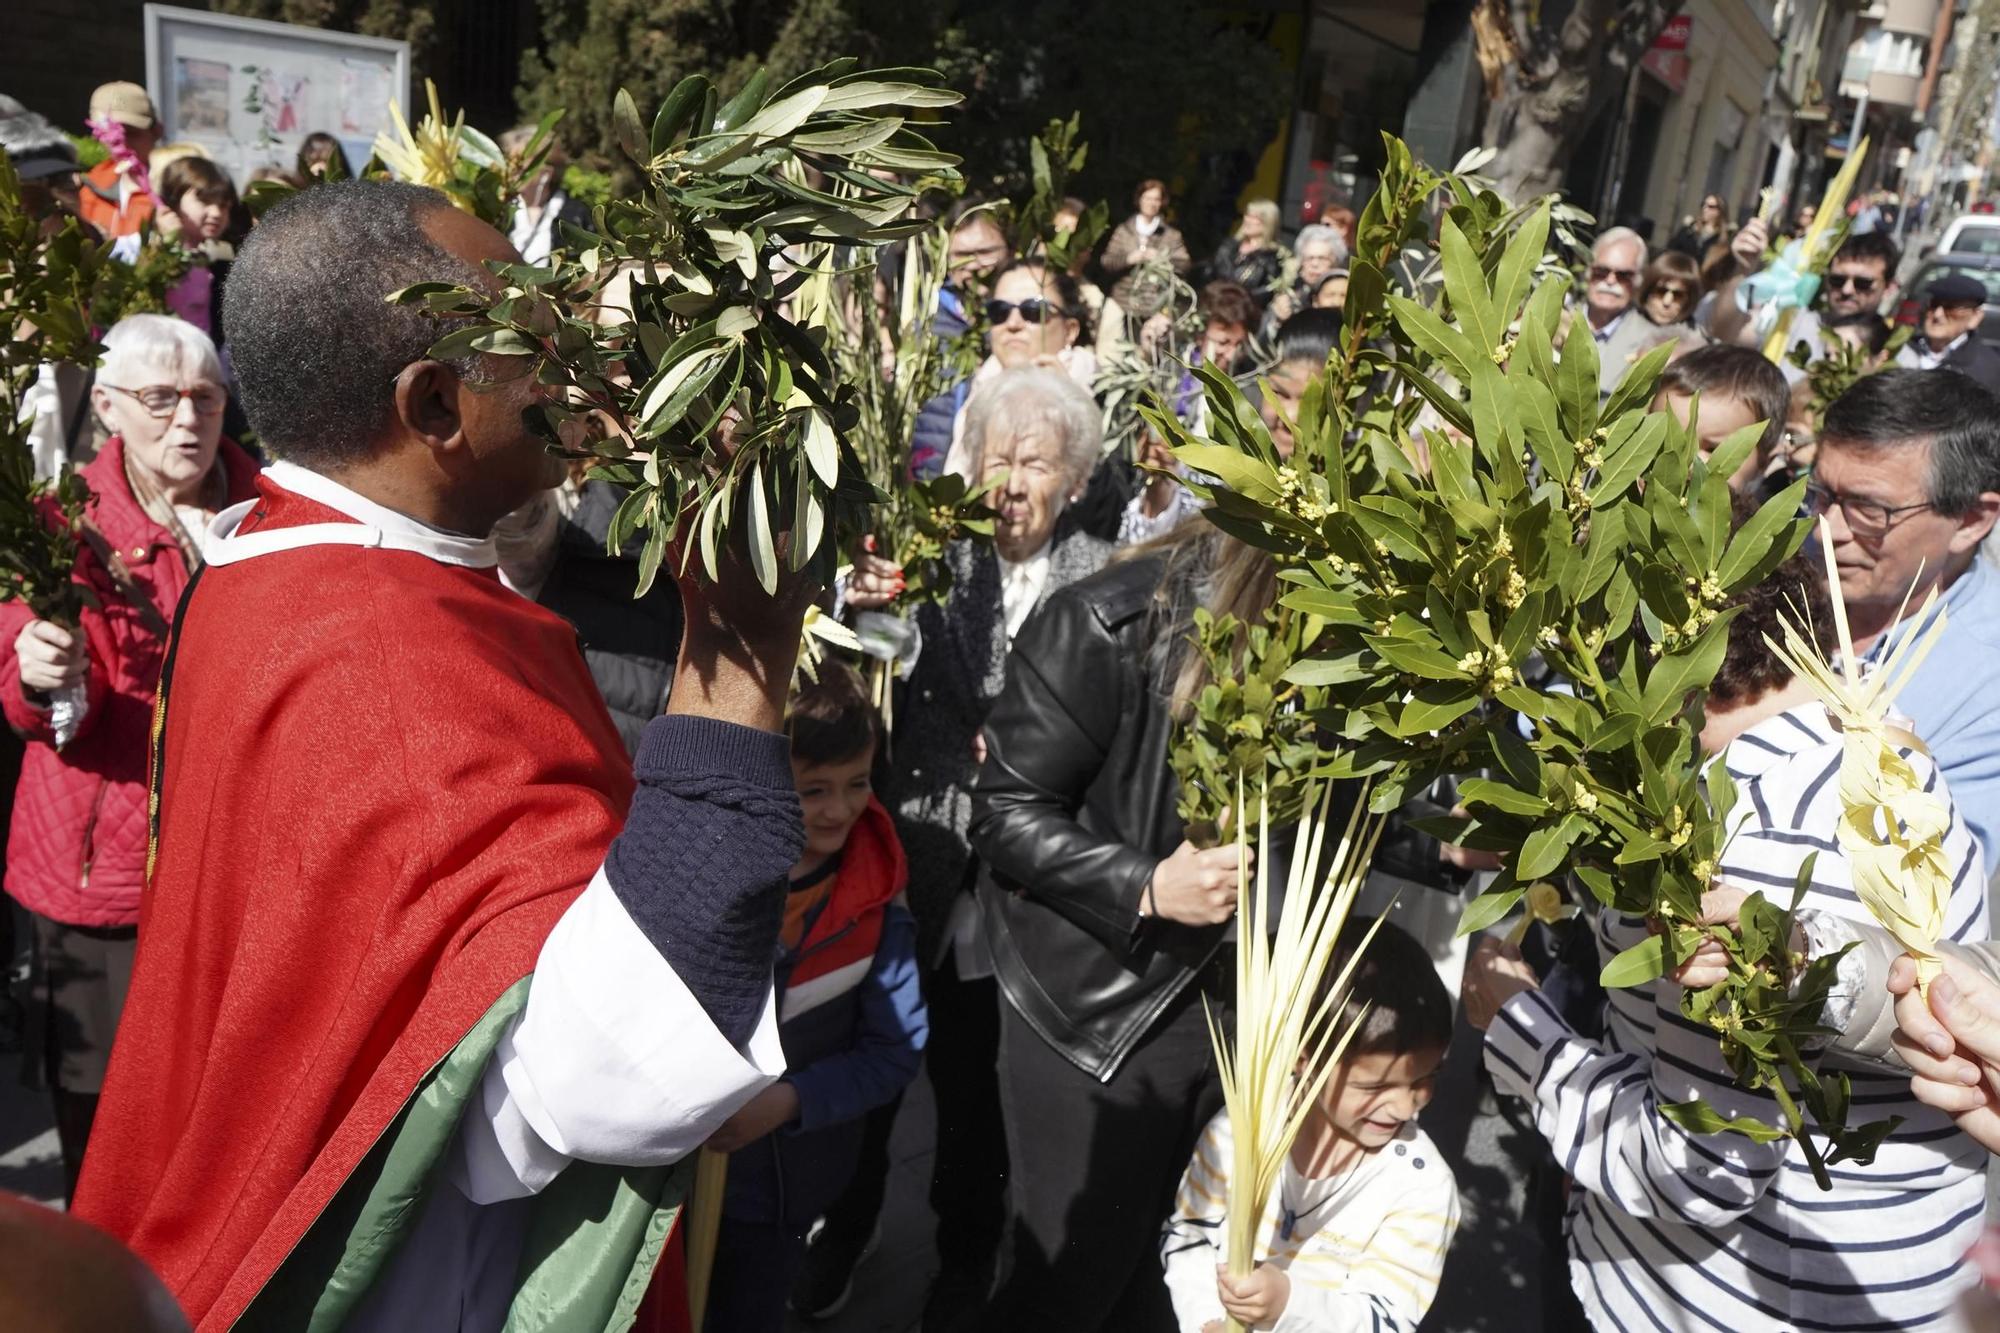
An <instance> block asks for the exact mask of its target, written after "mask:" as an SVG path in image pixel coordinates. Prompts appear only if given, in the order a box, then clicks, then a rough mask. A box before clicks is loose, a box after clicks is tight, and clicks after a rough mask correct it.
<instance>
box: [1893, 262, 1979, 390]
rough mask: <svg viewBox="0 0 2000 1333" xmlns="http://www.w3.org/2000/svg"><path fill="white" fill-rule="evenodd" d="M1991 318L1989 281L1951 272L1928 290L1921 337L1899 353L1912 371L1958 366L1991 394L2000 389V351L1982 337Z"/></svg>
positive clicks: (1898, 357) (1898, 359) (1898, 360)
mask: <svg viewBox="0 0 2000 1333" xmlns="http://www.w3.org/2000/svg"><path fill="white" fill-rule="evenodd" d="M1985 317H1986V284H1985V283H1983V282H1981V281H1980V280H1979V279H1977V278H1975V277H1973V276H1972V275H1970V274H1968V273H1947V274H1945V275H1944V276H1943V277H1941V278H1939V279H1938V280H1937V281H1936V282H1933V283H1932V284H1931V285H1930V286H1929V288H1927V289H1926V290H1925V292H1924V314H1923V322H1922V323H1921V324H1920V325H1919V326H1918V328H1917V336H1916V337H1915V338H1912V339H1911V340H1910V341H1909V342H1908V343H1907V344H1905V345H1904V347H1903V350H1902V351H1900V352H1898V353H1896V364H1897V365H1899V366H1907V367H1909V368H1910V369H1912V370H1940V369H1942V370H1955V371H1957V372H1958V373H1959V374H1961V375H1965V376H1968V377H1970V378H1971V379H1972V380H1973V381H1975V382H1976V383H1977V384H1978V385H1979V387H1980V388H1982V389H1985V390H1986V391H1987V392H1988V393H2000V352H1996V351H1994V350H1993V349H1992V348H1991V347H1988V346H1987V345H1986V344H1985V342H1983V341H1982V340H1981V339H1980V337H1979V324H1980V321H1981V320H1983V319H1984V318H1985Z"/></svg>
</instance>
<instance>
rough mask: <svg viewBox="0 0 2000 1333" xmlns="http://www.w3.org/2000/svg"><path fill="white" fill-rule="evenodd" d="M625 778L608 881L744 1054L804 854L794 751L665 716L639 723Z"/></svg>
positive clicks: (764, 737) (774, 740) (711, 722)
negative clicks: (625, 811)
mask: <svg viewBox="0 0 2000 1333" xmlns="http://www.w3.org/2000/svg"><path fill="white" fill-rule="evenodd" d="M632 768H633V772H634V774H635V775H636V776H637V778H638V780H639V788H638V791H637V793H636V794H635V795H634V796H633V797H632V812H631V814H630V816H628V817H627V819H626V821H625V830H624V832H622V833H620V834H619V835H618V838H617V840H616V841H615V842H613V843H612V844H611V855H610V856H609V857H607V858H606V859H605V863H604V871H605V877H606V878H607V879H609V880H610V881H611V889H612V892H614V893H616V894H617V895H618V901H619V902H621V903H623V904H624V905H625V910H626V911H627V912H629V913H631V915H632V920H633V921H634V922H636V923H637V924H638V927H639V929H640V930H641V931H643V932H644V933H645V936H646V938H647V939H648V940H650V941H652V944H653V947H654V948H656V949H658V950H659V951H660V956H661V957H662V958H664V959H666V960H667V962H668V963H669V964H670V965H671V966H672V967H673V969H674V973H675V974H676V975H677V976H679V977H680V979H681V981H682V982H683V983H684V984H685V985H686V986H687V988H688V990H689V991H691V992H692V993H693V994H694V997H695V999H696V1000H697V1001H698V1002H699V1003H700V1004H701V1007H702V1008H703V1009H704V1010H705V1011H706V1012H707V1013H708V1016H709V1019H710V1020H711V1021H712V1022H713V1023H714V1024H715V1026H716V1030H717V1031H719V1032H721V1033H722V1035H723V1036H724V1037H726V1038H728V1040H729V1042H730V1044H731V1045H733V1046H741V1045H742V1044H743V1043H744V1042H746V1041H748V1040H749V1039H750V1034H751V1033H752V1032H754V1031H756V1028H757V1018H758V1016H759V1014H760V1013H761V1012H762V1008H763V1002H764V997H765V995H766V994H767V992H768V990H769V987H770V984H771V959H772V958H773V957H774V956H775V955H776V953H777V947H778V927H779V924H780V922H781V920H782V918H783V915H784V902H785V874H786V872H787V871H789V870H790V869H791V868H792V866H793V864H794V863H796V862H797V861H798V859H799V856H800V854H801V853H802V852H804V850H805V845H806V835H805V822H804V818H803V816H802V815H801V814H800V811H799V798H798V793H797V792H795V791H793V789H792V763H791V748H790V743H789V742H788V741H787V740H786V739H785V738H784V737H783V736H780V735H777V734H775V733H773V732H768V731H757V730H754V729H752V728H750V727H743V726H738V725H736V724H735V723H732V722H719V721H716V720H715V719H714V718H706V717H688V716H680V715H672V716H668V717H660V718H655V719H654V720H653V721H651V722H649V723H647V724H646V731H645V734H644V735H643V736H642V737H640V740H639V753H638V757H637V758H636V759H635V760H634V761H633V765H632Z"/></svg>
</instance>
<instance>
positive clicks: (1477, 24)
mask: <svg viewBox="0 0 2000 1333" xmlns="http://www.w3.org/2000/svg"><path fill="white" fill-rule="evenodd" d="M1679 7H1680V5H1679V2H1678V0H1574V3H1572V4H1571V5H1570V6H1568V8H1567V9H1566V10H1565V9H1561V8H1559V7H1558V6H1555V5H1546V4H1543V3H1539V2H1538V0H1481V4H1480V5H1479V8H1478V9H1477V10H1476V11H1475V13H1474V15H1473V21H1472V30H1473V38H1474V40H1475V42H1476V43H1477V45H1478V49H1479V64H1480V68H1481V70H1482V71H1483V72H1484V74H1485V78H1486V124H1485V129H1484V134H1483V136H1482V137H1483V139H1484V141H1485V143H1486V145H1487V146H1488V147H1490V148H1492V149H1494V150H1495V153H1496V156H1495V157H1494V159H1493V161H1492V162H1491V164H1489V166H1488V167H1487V170H1486V174H1487V175H1488V176H1489V177H1491V178H1492V180H1493V182H1494V184H1495V187H1496V188H1497V189H1498V190H1499V192H1500V194H1501V196H1502V197H1503V198H1507V199H1511V200H1514V201H1516V202H1525V201H1527V200H1530V199H1533V198H1535V197H1536V196H1538V195H1544V194H1549V193H1552V192H1554V191H1556V190H1560V189H1561V188H1562V182H1563V176H1564V174H1565V173H1566V172H1567V171H1568V170H1569V163H1570V158H1571V157H1572V156H1574V154H1575V152H1576V148H1577V144H1578V143H1579V142H1580V141H1581V140H1582V138H1583V136H1584V132H1585V131H1586V130H1587V129H1588V128H1589V126H1590V123H1591V118H1592V117H1593V116H1595V115H1596V114H1597V113H1598V111H1600V110H1601V109H1602V108H1603V107H1604V105H1605V103H1607V102H1608V101H1610V100H1611V99H1612V98H1613V97H1615V96H1617V94H1618V90H1619V89H1621V88H1623V87H1624V86H1625V79H1626V76H1627V74H1628V73H1629V72H1630V71H1631V69H1632V66H1633V64H1634V63H1635V62H1636V61H1637V60H1638V59H1639V58H1640V57H1641V56H1642V55H1644V54H1645V51H1646V48H1647V47H1649V46H1651V45H1652V43H1653V39H1654V38H1655V37H1657V36H1659V34H1660V30H1661V29H1662V28H1664V27H1665V26H1666V22H1667V20H1668V18H1670V17H1671V16H1672V15H1673V13H1674V12H1675V11H1676V10H1678V9H1679Z"/></svg>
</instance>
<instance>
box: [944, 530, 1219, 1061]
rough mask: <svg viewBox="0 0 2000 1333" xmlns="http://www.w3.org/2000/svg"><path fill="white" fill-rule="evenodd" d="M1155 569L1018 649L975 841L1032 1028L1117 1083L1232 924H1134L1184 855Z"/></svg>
mask: <svg viewBox="0 0 2000 1333" xmlns="http://www.w3.org/2000/svg"><path fill="white" fill-rule="evenodd" d="M1161 572H1162V561H1161V560H1160V559H1159V558H1153V559H1139V560H1130V561H1124V562H1120V563H1117V564H1113V565H1111V566H1109V567H1107V568H1106V569H1105V570H1104V571H1103V572H1101V573H1099V574H1095V575H1093V576H1091V577H1090V578H1087V579H1084V580H1082V581H1081V582H1078V583H1074V584H1072V585H1070V586H1069V587H1067V588H1064V589H1062V590H1061V591H1059V592H1057V593H1054V594H1053V595H1051V596H1050V598H1049V599H1048V601H1047V602H1046V603H1044V604H1043V606H1042V607H1041V609H1040V610H1039V611H1037V612H1036V613H1035V616H1034V617H1033V618H1032V619H1031V620H1030V621H1029V622H1028V623H1027V625H1025V626H1024V627H1023V628H1022V631H1021V634H1020V636H1019V637H1018V638H1016V639H1015V641H1014V649H1013V654H1012V655H1011V656H1010V657H1009V659H1008V662H1007V683H1006V686H1005V687H1004V688H1003V689H1002V691H1001V693H1000V697H999V699H998V701H997V702H996V703H995V704H994V706H993V711H992V712H991V713H990V714H989V715H988V717H987V721H986V728H985V733H986V747H987V752H986V763H985V765H984V766H983V767H982V768H981V769H980V774H979V782H978V785H977V786H976V787H975V788H974V791H973V806H972V845H973V848H974V850H975V851H977V852H978V854H979V856H980V857H981V858H982V859H983V860H984V861H985V862H986V864H987V865H988V866H989V867H991V869H992V871H993V875H994V879H995V880H996V881H997V882H998V885H999V888H998V890H997V891H996V890H995V889H994V888H993V887H991V886H990V885H989V886H987V887H984V888H982V889H981V891H980V897H981V905H982V908H983V911H984V915H985V920H986V925H987V933H988V936H989V941H990V944H991V946H992V950H993V961H994V970H995V974H996V977H997V979H998V981H999V984H1000V987H1001V989H1002V990H1003V991H1004V992H1005V993H1006V996H1007V999H1008V1001H1009V1002H1011V1003H1012V1004H1013V1006H1014V1008H1015V1009H1016V1010H1017V1011H1018V1012H1019V1013H1020V1015H1021V1016H1022V1018H1024V1019H1026V1020H1027V1022H1028V1024H1029V1025H1030V1026H1031V1027H1033V1028H1034V1029H1035V1031H1036V1032H1038V1033H1040V1034H1041V1036H1042V1038H1043V1039H1044V1040H1045V1041H1047V1042H1048V1043H1049V1045H1050V1046H1052V1047H1054V1048H1055V1049H1056V1050H1058V1051H1060V1052H1061V1053H1062V1054H1063V1055H1064V1056H1065V1057H1067V1058H1068V1059H1069V1060H1070V1061H1071V1062H1072V1063H1074V1064H1075V1065H1076V1066H1077V1067H1078V1068H1080V1069H1082V1070H1084V1071H1085V1072H1086V1073H1089V1074H1092V1075H1094V1076H1096V1077H1097V1078H1099V1079H1101V1080H1104V1081H1107V1082H1108V1081H1109V1080H1110V1078H1111V1077H1112V1075H1113V1074H1115V1073H1116V1072H1117V1069H1118V1066H1119V1063H1120V1062H1121V1061H1122V1060H1123V1059H1124V1058H1125V1056H1126V1055H1127V1054H1128V1053H1129V1052H1130V1051H1131V1050H1132V1048H1133V1047H1134V1046H1136V1045H1137V1044H1138V1042H1139V1040H1140V1038H1141V1037H1143V1036H1144V1035H1145V1034H1146V1031H1147V1029H1148V1028H1150V1027H1151V1026H1152V1024H1153V1022H1154V1020H1155V1019H1157V1018H1158V1017H1159V1015H1160V1014H1161V1012H1162V1011H1163V1010H1165V1009H1166V1008H1167V1006H1168V1004H1169V1003H1170V1002H1171V1001H1172V1000H1173V999H1174V997H1175V996H1176V995H1178V994H1180V993H1181V991H1183V990H1184V989H1186V987H1187V985H1188V984H1189V982H1190V981H1192V980H1194V979H1195V977H1196V976H1197V975H1199V974H1202V973H1203V972H1204V971H1205V970H1206V969H1207V967H1208V965H1209V963H1210V962H1211V960H1212V959H1213V958H1214V956H1215V953H1216V950H1217V948H1218V947H1219V946H1220V944H1221V942H1222V939H1223V935H1224V931H1225V927H1222V926H1212V927H1206V928H1202V929H1196V928H1193V927H1188V926H1181V925H1176V924H1174V923H1172V922H1167V921H1160V920H1157V919H1151V918H1141V917H1140V915H1139V897H1140V894H1141V893H1142V892H1143V891H1144V889H1145V886H1146V882H1147V881H1148V880H1149V879H1150V878H1151V877H1152V874H1153V869H1154V867H1155V866H1157V865H1158V864H1159V863H1160V861H1161V860H1162V859H1163V858H1164V857H1166V856H1167V855H1168V854H1169V853H1170V852H1172V851H1173V849H1174V848H1175V847H1177V846H1179V845H1180V841H1181V834H1182V829H1181V820H1180V816H1179V815H1178V814H1176V813H1175V809H1174V807H1175V804H1176V802H1177V801H1178V799H1179V785H1178V784H1177V783H1176V782H1175V781H1174V776H1173V772H1172V770H1171V769H1170V768H1169V767H1168V763H1167V757H1168V750H1169V746H1170V744H1171V741H1172V735H1173V724H1172V720H1171V719H1170V718H1169V717H1168V714H1167V705H1166V700H1165V697H1164V694H1163V691H1162V690H1161V689H1160V688H1159V686H1158V684H1157V682H1156V680H1155V678H1154V677H1155V673H1156V671H1157V669H1158V668H1157V666H1156V665H1155V664H1154V663H1155V657H1156V654H1155V652H1154V651H1153V650H1154V649H1155V648H1156V647H1157V646H1158V645H1157V641H1158V639H1159V637H1160V633H1161V625H1162V623H1163V622H1164V621H1165V620H1167V619H1169V618H1168V617H1164V616H1160V615H1156V614H1153V608H1154V597H1155V592H1156V590H1157V588H1158V585H1159V582H1160V576H1161Z"/></svg>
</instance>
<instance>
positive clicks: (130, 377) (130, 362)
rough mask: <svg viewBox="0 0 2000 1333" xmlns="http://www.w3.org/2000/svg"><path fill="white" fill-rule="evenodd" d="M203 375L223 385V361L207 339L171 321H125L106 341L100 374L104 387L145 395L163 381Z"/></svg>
mask: <svg viewBox="0 0 2000 1333" xmlns="http://www.w3.org/2000/svg"><path fill="white" fill-rule="evenodd" d="M161 375H164V376H166V377H167V378H168V379H179V378H180V377H181V376H183V375H199V376H201V377H203V378H205V379H208V380H212V381H213V382H214V383H216V384H221V383H222V382H223V380H222V359H221V358H220V357H218V356H217V355H216V354H215V344H214V343H213V342H210V341H209V337H208V335H207V334H206V333H203V332H202V331H201V330H200V329H198V328H196V327H195V326H194V325H192V324H190V323H188V322H187V321H186V320H184V319H175V318H174V317H173V316H171V315H127V316H125V318H123V319H121V320H119V321H118V322H117V323H116V324H113V325H112V326H111V330H110V332H108V333H106V334H105V335H104V365H103V366H102V368H100V369H99V371H98V372H97V377H98V379H99V380H100V381H101V382H103V383H105V384H112V385H116V386H117V387H119V388H121V389H143V388H145V387H146V386H148V385H150V384H157V383H159V382H160V381H159V380H158V379H157V378H155V377H156V376H161Z"/></svg>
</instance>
